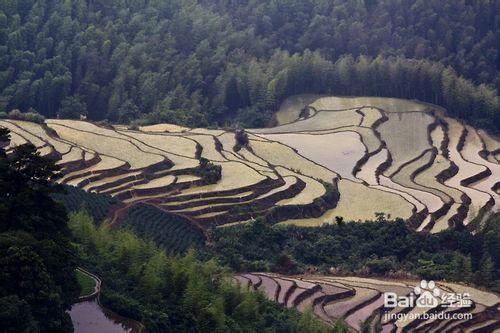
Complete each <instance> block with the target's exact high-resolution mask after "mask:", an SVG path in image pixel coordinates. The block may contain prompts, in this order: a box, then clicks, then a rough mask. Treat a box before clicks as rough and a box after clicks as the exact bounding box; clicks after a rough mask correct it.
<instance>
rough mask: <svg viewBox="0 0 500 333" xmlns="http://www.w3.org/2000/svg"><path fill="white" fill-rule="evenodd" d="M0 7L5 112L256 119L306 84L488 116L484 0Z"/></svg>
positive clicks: (492, 66)
mask: <svg viewBox="0 0 500 333" xmlns="http://www.w3.org/2000/svg"><path fill="white" fill-rule="evenodd" d="M0 3H1V5H0V45H1V46H0V111H3V112H10V111H11V110H13V109H20V110H21V111H23V112H26V111H28V110H29V111H33V110H35V111H38V112H39V113H41V114H43V115H45V116H46V117H55V116H57V115H58V116H60V117H63V118H68V117H69V118H71V117H79V115H80V114H87V115H88V117H89V118H90V119H92V120H102V119H108V120H110V121H113V122H122V123H128V122H130V121H131V120H134V119H141V121H142V122H149V123H152V122H160V121H161V122H174V123H179V124H184V125H190V126H204V125H209V124H214V125H215V124H219V125H221V124H226V123H228V122H239V123H240V124H243V125H246V126H262V125H263V124H266V123H267V122H268V121H269V119H270V118H271V116H272V113H273V111H275V110H276V108H277V107H278V105H279V103H280V102H281V101H282V100H283V99H284V98H285V97H287V96H290V95H293V94H297V93H305V92H316V93H328V94H337V95H381V96H392V97H404V98H416V99H420V100H423V101H428V102H432V103H436V104H440V105H442V106H445V107H447V108H448V109H449V111H450V112H451V113H452V114H453V115H457V116H459V117H461V118H464V119H469V120H472V121H473V122H474V123H476V124H479V125H481V126H489V127H492V126H493V127H495V125H494V124H498V123H500V121H499V120H500V118H499V117H500V116H499V115H498V114H499V104H498V97H497V93H496V88H497V87H498V85H499V80H500V79H499V75H498V70H497V69H498V68H497V67H498V66H497V64H498V50H497V46H496V45H497V40H498V32H497V25H498V17H497V16H495V13H498V8H497V7H498V2H495V1H489V0H482V1H474V2H469V1H455V0H446V1H437V0H421V1H417V2H415V1H410V0H404V1H389V0H384V1H377V0H365V1H341V0H337V1H324V0H308V1H303V0H296V1H288V0H279V1H255V0H254V1H248V2H246V3H242V2H241V1H217V0H200V1H194V0H182V1H178V0H176V1H173V0H170V1H169V0H158V1H135V0H134V1H132V0H122V1H107V0H95V1H90V0H73V1H62V0H47V1H42V0H2V1H0ZM30 109H31V110H30ZM4 116H5V115H4ZM492 120H495V121H492ZM497 126H498V125H497ZM494 129H495V128H494Z"/></svg>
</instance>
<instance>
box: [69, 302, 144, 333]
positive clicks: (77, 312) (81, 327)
mask: <svg viewBox="0 0 500 333" xmlns="http://www.w3.org/2000/svg"><path fill="white" fill-rule="evenodd" d="M69 315H70V316H71V321H73V326H74V329H75V333H125V332H126V333H135V332H139V329H138V326H137V324H136V323H135V322H133V321H131V320H128V319H126V318H123V317H120V316H118V315H116V314H114V313H111V312H109V311H107V310H105V309H103V308H102V307H101V306H100V305H99V304H98V303H97V300H96V299H93V300H88V301H83V302H79V303H75V304H73V306H72V307H71V310H70V311H69Z"/></svg>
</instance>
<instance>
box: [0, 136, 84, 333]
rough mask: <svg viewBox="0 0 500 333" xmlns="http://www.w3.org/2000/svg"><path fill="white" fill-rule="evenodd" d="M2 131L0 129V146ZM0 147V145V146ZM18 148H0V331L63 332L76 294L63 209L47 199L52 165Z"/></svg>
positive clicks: (30, 150)
mask: <svg viewBox="0 0 500 333" xmlns="http://www.w3.org/2000/svg"><path fill="white" fill-rule="evenodd" d="M7 136H8V132H7V131H6V130H5V129H0V143H5V141H6V140H7ZM0 146H1V145H0ZM35 152H36V148H35V147H34V146H32V145H24V146H20V147H19V148H17V149H16V150H15V151H14V152H13V154H12V155H10V156H9V157H7V156H6V155H5V152H4V151H3V149H1V148H0V267H1V270H0V320H1V322H2V324H1V327H2V332H13V333H14V332H15V333H17V332H50V333H52V332H68V331H71V329H72V327H73V326H72V324H71V320H70V318H69V316H68V315H67V313H66V312H65V311H66V310H68V309H69V308H70V306H71V304H72V303H73V301H74V300H75V298H76V297H77V296H78V295H79V293H80V290H79V286H78V282H77V280H76V276H75V268H76V265H77V261H76V258H75V257H74V256H73V254H72V253H71V248H72V247H71V243H70V237H71V232H70V230H69V228H68V225H67V215H66V212H65V210H64V207H63V206H61V205H59V204H57V203H56V202H55V201H53V199H52V198H51V197H50V195H49V194H50V193H52V192H53V191H54V190H55V189H54V187H53V186H52V185H51V184H50V182H49V181H50V178H51V177H52V175H53V172H54V171H55V170H56V168H55V166H54V164H53V163H52V162H51V161H49V160H46V159H44V158H41V157H40V156H39V155H37V154H35Z"/></svg>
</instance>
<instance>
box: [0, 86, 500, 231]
mask: <svg viewBox="0 0 500 333" xmlns="http://www.w3.org/2000/svg"><path fill="white" fill-rule="evenodd" d="M274 122H275V124H276V126H274V127H269V128H263V129H251V130H250V129H249V130H247V131H246V133H247V137H248V142H243V143H241V142H238V140H237V138H236V136H235V133H234V132H232V131H225V130H221V129H203V128H195V129H191V128H186V127H181V126H177V125H172V124H157V125H151V126H144V127H140V128H139V130H131V129H127V128H126V127H125V126H118V125H117V126H114V127H103V126H98V125H96V124H92V123H89V122H84V121H75V120H59V119H51V120H47V121H46V123H45V124H43V125H39V124H35V123H28V122H23V121H14V120H1V121H0V126H2V127H7V128H9V129H10V131H11V142H10V143H9V145H8V146H7V151H8V153H12V152H13V149H14V147H15V146H19V145H22V144H24V143H27V142H31V143H32V144H34V145H35V146H36V147H37V148H38V150H39V152H40V154H41V155H44V156H49V157H51V158H53V159H54V160H56V161H57V164H58V165H59V166H60V167H61V177H60V179H59V182H60V183H62V184H66V185H71V186H75V187H79V188H81V189H83V190H85V191H87V192H95V193H104V194H107V195H109V197H110V198H113V200H115V201H116V202H117V204H116V205H111V207H110V209H111V210H112V211H110V212H106V213H105V214H104V213H102V212H101V213H99V214H98V215H99V216H100V217H101V218H103V217H104V216H106V217H109V218H111V219H112V223H113V225H118V224H120V223H121V222H122V220H123V216H124V213H123V212H124V211H125V210H126V209H129V208H133V207H134V206H136V205H142V204H147V205H149V206H151V207H155V208H157V209H160V210H163V211H165V212H171V213H173V214H175V215H177V216H180V217H181V218H182V219H183V221H189V223H190V224H192V225H194V226H195V227H196V228H199V229H200V230H207V229H209V228H210V227H212V226H213V225H217V226H218V225H225V224H230V223H239V222H245V221H248V220H251V219H255V218H258V217H264V218H265V220H266V221H267V222H269V223H282V222H283V223H294V224H300V225H309V226H314V225H318V224H323V223H332V221H334V220H335V217H336V216H342V217H343V218H344V219H345V220H356V221H357V220H365V219H373V218H375V214H376V213H379V212H382V213H385V214H386V215H390V216H391V217H402V218H407V219H409V221H410V223H411V226H412V227H414V228H415V229H416V230H419V231H431V232H436V231H440V230H443V229H446V228H447V227H449V226H452V225H455V224H457V223H464V224H465V225H467V226H469V227H470V228H471V229H473V228H474V227H475V226H477V225H478V223H480V222H481V221H482V220H483V219H484V218H485V217H486V216H487V215H488V214H490V213H491V212H492V211H496V210H498V208H499V205H500V203H499V196H498V190H499V187H500V185H499V179H500V168H499V165H498V160H497V157H498V154H499V153H500V148H499V147H500V143H499V141H498V140H497V139H496V138H495V137H493V136H492V135H490V134H488V133H486V132H484V131H481V130H476V129H474V128H472V127H470V126H464V125H463V124H461V123H460V122H458V121H457V120H455V119H452V118H448V117H446V116H445V114H444V112H443V111H442V110H441V109H439V108H437V107H433V106H432V105H429V104H423V103H419V102H416V101H407V100H400V99H393V98H379V97H358V98H349V97H327V96H317V95H300V96H295V97H293V98H290V99H289V100H287V101H285V102H284V103H283V107H282V108H281V109H280V110H279V112H278V113H277V114H276V116H275V119H274ZM202 161H205V162H202ZM206 161H209V162H211V164H210V168H212V169H211V170H206V169H203V168H204V167H206V164H204V163H206ZM217 170H220V171H217ZM211 172H212V176H210V177H209V176H208V175H209V174H210V173H211ZM214 172H215V173H214ZM214 175H215V177H216V179H214ZM219 175H220V177H219ZM141 207H142V206H141ZM113 210H115V211H113ZM152 216H153V215H152ZM158 230H163V229H161V228H160V227H158Z"/></svg>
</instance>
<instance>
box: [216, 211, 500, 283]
mask: <svg viewBox="0 0 500 333" xmlns="http://www.w3.org/2000/svg"><path fill="white" fill-rule="evenodd" d="M337 222H338V223H336V224H329V225H324V226H322V227H317V228H307V227H296V226H275V227H272V226H269V225H267V224H265V223H263V222H260V221H257V222H255V223H252V224H247V225H239V226H234V227H231V228H219V229H214V230H212V235H211V241H212V243H211V246H210V251H211V253H212V255H213V256H214V257H215V258H218V259H219V260H220V262H221V263H223V264H226V265H228V266H230V267H232V268H233V269H234V270H236V271H250V272H252V271H273V272H281V273H285V274H296V273H303V272H307V271H309V272H319V273H334V274H357V275H373V276H384V275H385V276H392V277H404V276H406V275H407V274H408V273H410V274H412V275H413V276H418V277H421V278H426V279H435V280H448V281H450V280H451V281H461V282H466V283H474V284H476V285H481V286H486V287H488V288H490V289H492V290H495V291H497V292H500V249H499V244H500V239H499V238H500V216H499V215H498V214H497V215H496V216H492V217H491V218H490V219H489V220H488V221H487V223H486V224H485V226H484V228H482V229H481V231H480V232H478V233H476V234H471V233H470V232H469V231H467V230H465V229H463V228H462V229H461V228H456V229H450V230H446V231H442V232H440V233H437V234H417V233H415V231H414V230H413V229H411V228H410V227H408V224H407V222H405V221H403V220H400V219H398V220H396V221H387V220H386V219H385V218H384V216H382V215H381V216H379V218H378V219H377V221H371V222H370V221H367V222H365V223H359V222H347V223H346V222H343V220H342V219H339V220H338V221H337Z"/></svg>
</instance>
